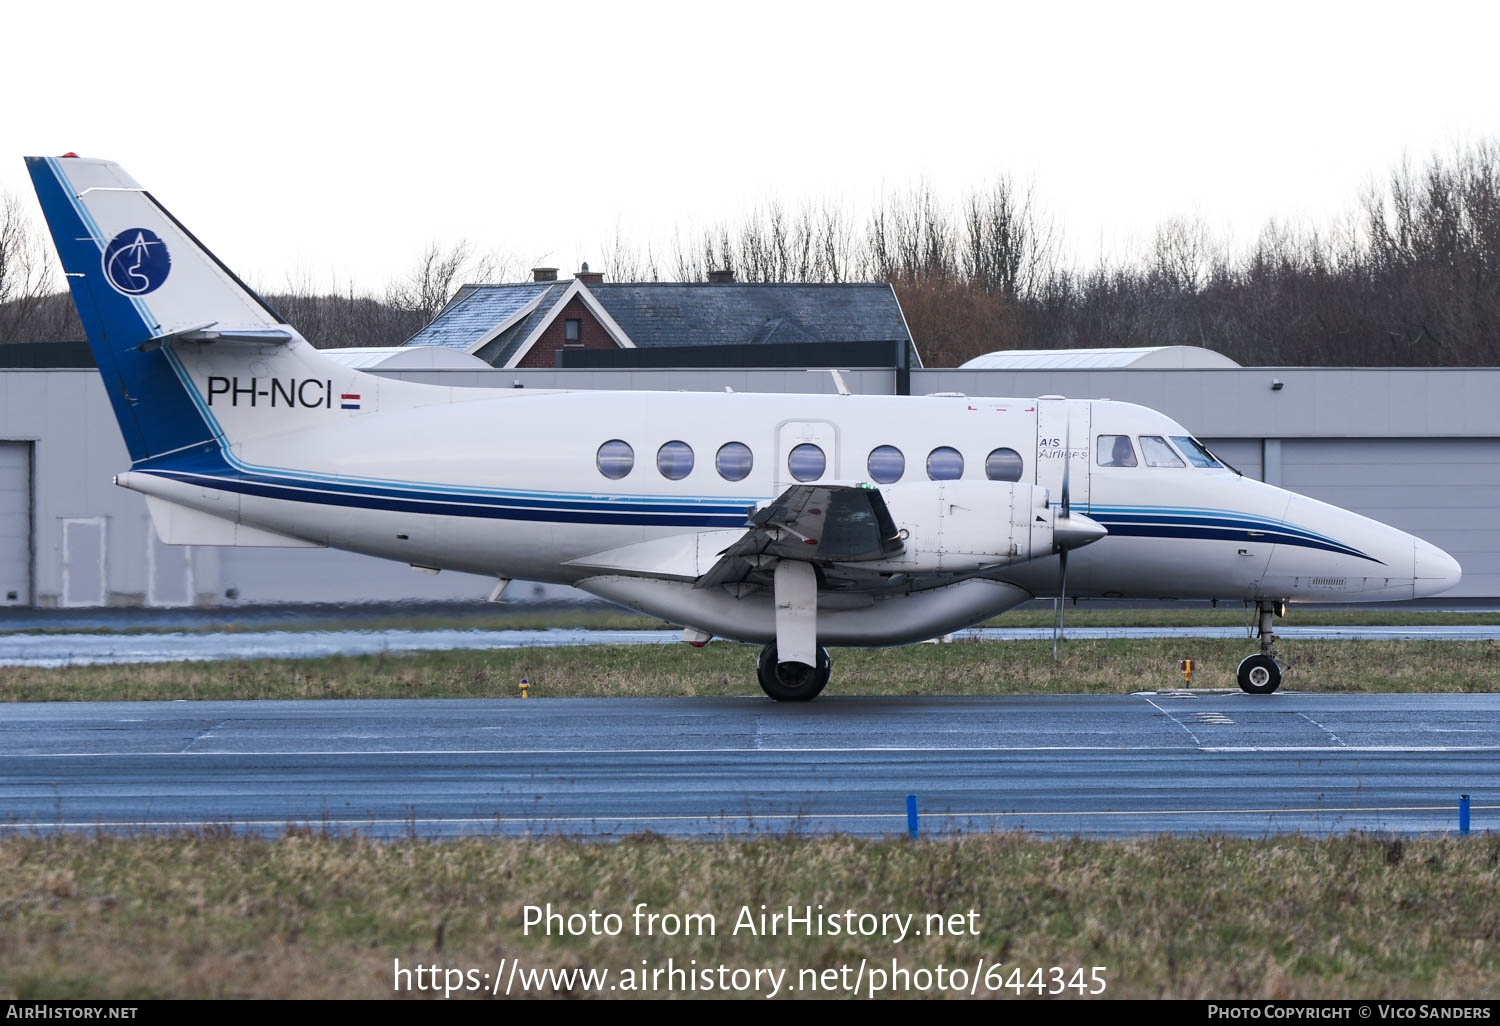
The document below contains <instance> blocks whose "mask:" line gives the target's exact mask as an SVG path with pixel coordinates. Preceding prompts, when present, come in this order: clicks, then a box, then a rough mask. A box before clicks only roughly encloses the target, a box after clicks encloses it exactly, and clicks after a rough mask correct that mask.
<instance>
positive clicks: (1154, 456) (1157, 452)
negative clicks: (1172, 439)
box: [1141, 435, 1187, 467]
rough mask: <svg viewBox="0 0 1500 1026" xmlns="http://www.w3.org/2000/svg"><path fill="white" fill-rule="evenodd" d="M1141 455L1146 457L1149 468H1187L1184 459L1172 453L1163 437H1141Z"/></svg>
mask: <svg viewBox="0 0 1500 1026" xmlns="http://www.w3.org/2000/svg"><path fill="white" fill-rule="evenodd" d="M1141 455H1142V456H1143V457H1145V460H1146V466H1148V467H1185V466H1187V464H1186V463H1183V462H1182V457H1180V456H1178V455H1177V454H1176V453H1175V452H1173V451H1172V447H1171V446H1170V445H1168V444H1167V440H1166V439H1165V438H1163V437H1162V436H1161V435H1142V436H1141Z"/></svg>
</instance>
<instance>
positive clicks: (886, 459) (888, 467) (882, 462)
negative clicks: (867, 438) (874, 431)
mask: <svg viewBox="0 0 1500 1026" xmlns="http://www.w3.org/2000/svg"><path fill="white" fill-rule="evenodd" d="M865 466H866V467H867V468H868V469H869V471H870V477H871V478H873V479H874V480H875V481H877V482H879V483H880V484H892V483H894V482H896V481H899V480H901V475H902V474H904V473H906V456H905V455H904V454H903V453H902V452H901V450H900V449H898V448H896V447H895V446H894V445H877V446H876V447H875V448H873V449H871V450H870V458H869V460H868V461H866V464H865Z"/></svg>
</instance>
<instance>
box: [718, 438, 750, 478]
mask: <svg viewBox="0 0 1500 1026" xmlns="http://www.w3.org/2000/svg"><path fill="white" fill-rule="evenodd" d="M754 465H755V457H754V456H753V455H751V453H750V447H749V446H748V445H746V444H745V443H744V442H725V443H724V444H723V445H721V446H719V451H718V453H717V454H716V455H715V456H714V466H715V467H716V468H718V471H719V476H720V477H722V478H723V479H724V480H726V481H743V480H745V478H747V477H749V476H750V468H751V467H752V466H754Z"/></svg>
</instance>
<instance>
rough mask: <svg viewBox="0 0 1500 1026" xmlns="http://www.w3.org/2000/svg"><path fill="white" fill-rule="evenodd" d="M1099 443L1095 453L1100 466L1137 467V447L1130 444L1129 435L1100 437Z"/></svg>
mask: <svg viewBox="0 0 1500 1026" xmlns="http://www.w3.org/2000/svg"><path fill="white" fill-rule="evenodd" d="M1098 442H1099V444H1098V445H1097V446H1095V448H1094V451H1095V452H1096V453H1098V460H1099V466H1101V467H1133V466H1135V465H1136V462H1135V446H1133V445H1131V444H1130V436H1129V435H1100V436H1099V439H1098Z"/></svg>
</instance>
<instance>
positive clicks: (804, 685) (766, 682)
mask: <svg viewBox="0 0 1500 1026" xmlns="http://www.w3.org/2000/svg"><path fill="white" fill-rule="evenodd" d="M757 672H758V674H759V676H760V686H761V690H762V691H764V692H765V693H766V694H768V695H770V696H771V697H772V698H774V699H776V701H778V702H806V701H810V700H811V699H814V698H817V697H818V694H819V692H821V691H822V690H823V687H824V686H825V685H826V684H827V683H828V677H829V674H830V673H832V672H833V661H832V660H831V659H829V658H828V649H826V648H819V649H818V665H817V666H808V665H807V664H806V663H781V662H777V661H776V642H774V641H773V642H771V643H770V644H769V645H767V646H766V647H765V648H763V649H761V650H760V665H759V667H758V668H757Z"/></svg>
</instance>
